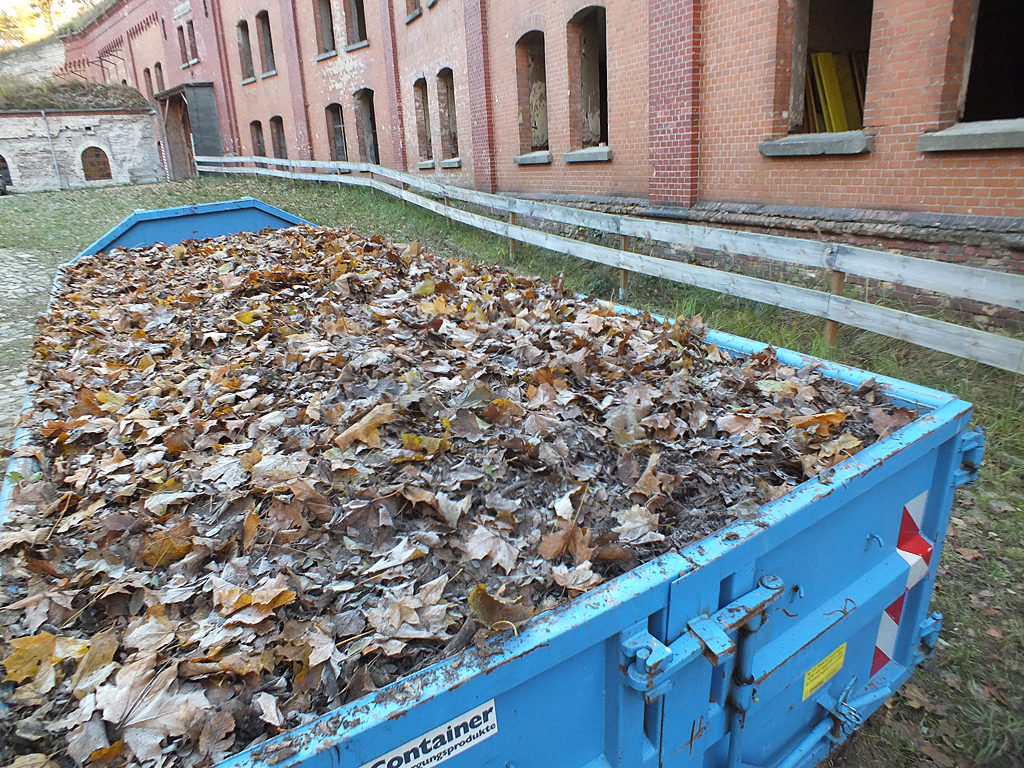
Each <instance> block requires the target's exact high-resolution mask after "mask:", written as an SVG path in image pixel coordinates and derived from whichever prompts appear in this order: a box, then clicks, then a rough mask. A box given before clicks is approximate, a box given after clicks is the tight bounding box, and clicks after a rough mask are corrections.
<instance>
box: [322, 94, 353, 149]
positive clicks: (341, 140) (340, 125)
mask: <svg viewBox="0 0 1024 768" xmlns="http://www.w3.org/2000/svg"><path fill="white" fill-rule="evenodd" d="M325 113H326V116H327V143H328V144H329V146H330V151H331V160H336V161H337V160H340V161H342V162H345V161H347V160H348V147H347V146H346V144H345V123H344V121H343V119H342V114H341V105H340V104H329V105H328V106H327V109H326V110H325Z"/></svg>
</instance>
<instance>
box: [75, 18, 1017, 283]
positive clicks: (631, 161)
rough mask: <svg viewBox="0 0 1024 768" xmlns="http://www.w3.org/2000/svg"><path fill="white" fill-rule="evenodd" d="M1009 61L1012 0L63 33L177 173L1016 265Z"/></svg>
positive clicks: (107, 23)
mask: <svg viewBox="0 0 1024 768" xmlns="http://www.w3.org/2000/svg"><path fill="white" fill-rule="evenodd" d="M1021 45H1024V16H1022V10H1021V4H1020V3H1019V2H1014V0H906V1H905V2H896V0H787V2H769V0H745V1H744V2H740V0H685V1H684V0H605V2H603V3H599V4H595V3H593V2H591V1H590V0H261V1H260V2H253V1H252V0H182V1H181V2H178V3H175V2H174V0H123V1H122V2H120V3H118V4H116V5H114V6H113V7H111V8H109V9H107V10H106V11H105V12H104V13H103V14H102V15H100V16H99V17H98V18H97V19H95V20H94V21H93V22H92V23H91V24H89V25H88V26H87V27H86V28H84V29H83V30H81V31H79V32H78V33H76V34H74V35H71V36H70V37H68V38H66V40H65V48H66V57H67V68H68V70H71V71H74V72H76V73H78V74H80V75H84V76H86V77H88V78H90V79H94V80H107V81H111V80H125V81H127V82H129V83H133V84H136V85H137V86H138V87H139V89H140V90H142V91H143V93H146V94H153V98H154V100H155V101H156V102H157V104H158V105H159V106H160V107H161V110H162V111H161V114H162V115H163V116H164V118H165V124H166V142H167V146H168V154H169V155H170V156H171V159H172V160H174V158H175V157H177V162H172V166H174V167H180V168H182V170H180V171H179V173H184V172H185V170H187V169H186V168H185V166H187V162H186V161H187V153H188V152H190V151H192V148H193V146H194V148H195V151H196V152H201V153H208V154H214V153H216V152H217V151H221V150H222V151H224V152H227V153H238V154H264V155H270V156H273V155H276V156H288V157H291V158H299V159H309V158H312V159H318V160H322V159H350V160H356V159H367V160H376V161H379V162H381V163H383V164H385V165H389V166H393V167H398V168H403V169H406V170H408V171H410V172H415V173H421V174H424V175H429V176H431V177H436V178H438V179H439V180H445V181H450V182H452V183H457V184H462V185H467V186H474V187H476V188H479V189H485V190H499V191H507V192H514V193H520V194H537V195H565V196H571V197H575V198H584V199H591V200H595V201H602V202H605V203H608V202H625V203H630V204H640V205H650V206H653V207H659V208H660V209H662V210H661V213H663V214H666V215H675V216H680V217H683V218H690V219H697V220H714V221H718V222H724V223H728V224H731V225H734V226H746V227H755V228H762V229H772V230H779V229H782V230H786V231H800V230H804V229H812V230H814V231H816V232H818V233H822V232H824V233H828V232H833V233H835V234H837V235H842V236H844V237H848V238H851V237H852V238H857V237H862V238H869V239H872V238H873V239H874V241H875V242H881V243H882V244H891V243H893V242H896V243H903V242H905V243H912V244H913V245H912V246H911V247H912V248H913V249H916V250H926V251H927V250H933V251H939V252H942V251H943V249H944V248H946V246H948V245H949V244H950V243H953V244H954V245H955V246H956V247H955V248H954V250H955V251H956V253H954V254H952V256H951V257H957V258H959V257H960V256H963V255H964V254H967V255H975V256H976V255H980V257H981V259H982V260H983V261H984V260H988V261H992V260H995V261H999V262H1001V263H1003V264H1008V265H1010V266H1011V267H1013V268H1018V269H1019V268H1020V264H1019V259H1020V248H1021V247H1022V246H1021V241H1022V239H1024V225H1022V223H1021V222H1022V220H1024V191H1022V188H1024V151H1022V150H1024V69H1022V64H1021V58H1020V56H1019V55H1018V54H1017V53H1015V52H1016V51H1018V50H1019V49H1020V46H1021ZM212 126H215V128H212ZM176 136H177V137H178V138H175V137H176ZM175 153H177V154H175ZM939 231H941V232H942V233H943V234H941V235H936V234H935V233H936V232H939ZM965 232H968V234H964V233H965ZM971 233H973V234H971ZM933 245H934V246H935V247H933ZM939 246H942V247H939ZM971 249H974V250H971ZM978 249H980V254H979V252H978ZM946 250H948V248H946Z"/></svg>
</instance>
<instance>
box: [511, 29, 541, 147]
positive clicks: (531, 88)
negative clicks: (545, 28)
mask: <svg viewBox="0 0 1024 768" xmlns="http://www.w3.org/2000/svg"><path fill="white" fill-rule="evenodd" d="M516 85H517V91H518V94H517V95H518V97H519V151H520V152H539V151H541V150H545V149H548V148H549V145H548V80H547V69H546V66H545V62H544V33H543V32H540V31H537V30H534V31H532V32H527V33H526V34H525V35H523V36H522V37H521V38H519V42H517V43H516Z"/></svg>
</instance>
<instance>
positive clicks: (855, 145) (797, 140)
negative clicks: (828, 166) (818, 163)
mask: <svg viewBox="0 0 1024 768" xmlns="http://www.w3.org/2000/svg"><path fill="white" fill-rule="evenodd" d="M874 143H875V137H874V136H871V135H869V134H866V133H864V131H841V132H839V133H794V134H793V135H792V136H783V137H782V138H781V139H768V140H767V141H762V142H761V146H760V147H759V149H760V150H761V154H762V155H764V156H765V157H808V156H814V155H863V154H865V153H867V152H870V151H871V147H872V146H873V145H874Z"/></svg>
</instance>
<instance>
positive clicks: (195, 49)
mask: <svg viewBox="0 0 1024 768" xmlns="http://www.w3.org/2000/svg"><path fill="white" fill-rule="evenodd" d="M186 26H187V27H188V51H189V55H190V56H191V57H192V58H191V59H190V61H199V46H198V45H196V28H195V27H194V26H192V20H191V19H189V21H188V24H187V25H186Z"/></svg>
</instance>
